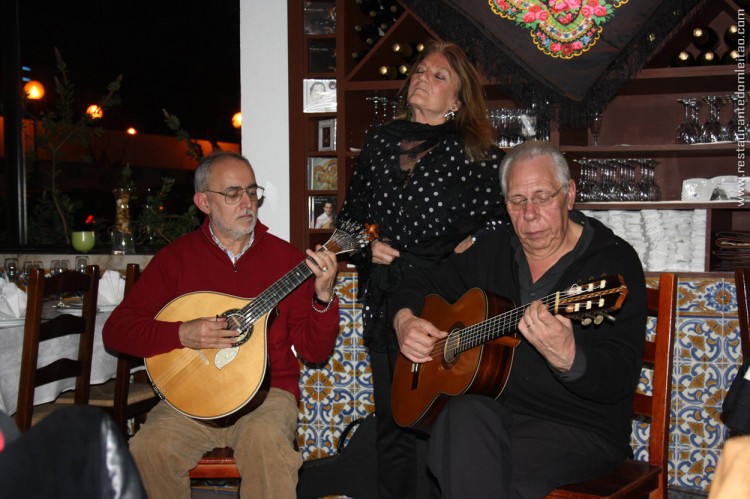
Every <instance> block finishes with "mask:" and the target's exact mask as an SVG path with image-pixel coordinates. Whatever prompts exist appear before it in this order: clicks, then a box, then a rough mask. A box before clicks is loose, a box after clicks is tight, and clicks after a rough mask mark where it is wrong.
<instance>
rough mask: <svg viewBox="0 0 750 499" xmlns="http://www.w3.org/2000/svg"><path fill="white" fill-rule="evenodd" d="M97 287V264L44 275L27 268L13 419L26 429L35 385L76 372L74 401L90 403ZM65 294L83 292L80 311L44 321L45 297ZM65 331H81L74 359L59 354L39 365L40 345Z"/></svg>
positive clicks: (41, 270)
mask: <svg viewBox="0 0 750 499" xmlns="http://www.w3.org/2000/svg"><path fill="white" fill-rule="evenodd" d="M98 292H99V267H98V266H97V265H89V266H88V267H86V273H85V274H83V273H81V272H78V271H73V270H68V271H65V272H62V273H61V274H58V275H54V276H52V277H48V278H46V277H44V270H43V269H33V270H32V271H31V275H30V276H29V282H28V288H27V304H26V322H25V326H24V338H23V353H22V354H21V376H20V380H19V386H18V407H17V412H16V424H17V425H18V428H19V429H20V430H21V431H26V430H27V429H28V428H29V427H30V426H31V419H32V412H33V409H34V391H35V389H36V387H38V386H42V385H45V384H47V383H50V382H53V381H57V380H62V379H67V378H73V377H75V378H76V386H75V403H76V404H86V403H88V400H89V390H90V384H91V360H92V355H93V350H94V331H95V325H96V300H97V295H98ZM68 293H77V294H81V295H82V296H83V302H82V310H81V315H80V316H74V315H70V314H61V315H58V316H57V317H55V318H53V319H51V320H48V321H44V320H43V319H42V309H43V305H44V301H45V300H46V299H49V298H54V297H57V296H61V295H64V294H68ZM68 335H78V336H79V340H78V353H77V356H76V358H59V359H57V360H55V361H53V362H52V363H50V364H48V365H46V366H44V367H37V360H38V356H39V344H40V343H42V342H44V341H48V340H51V339H54V338H59V337H62V336H68Z"/></svg>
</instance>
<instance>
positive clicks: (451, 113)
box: [444, 109, 456, 121]
mask: <svg viewBox="0 0 750 499" xmlns="http://www.w3.org/2000/svg"><path fill="white" fill-rule="evenodd" d="M444 117H445V121H453V119H454V118H455V117H456V112H455V111H454V110H453V109H451V110H450V111H448V112H447V113H445V115H444Z"/></svg>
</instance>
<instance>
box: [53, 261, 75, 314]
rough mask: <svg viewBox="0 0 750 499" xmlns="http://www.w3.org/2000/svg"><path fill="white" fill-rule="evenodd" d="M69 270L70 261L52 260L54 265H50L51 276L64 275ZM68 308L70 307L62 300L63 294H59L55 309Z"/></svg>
mask: <svg viewBox="0 0 750 499" xmlns="http://www.w3.org/2000/svg"><path fill="white" fill-rule="evenodd" d="M69 268H70V262H69V261H68V260H52V265H50V274H51V275H58V274H62V273H63V272H65V271H66V270H68V269H69ZM67 307H68V305H67V304H66V303H65V302H64V301H63V299H62V294H58V295H57V303H56V304H55V308H67Z"/></svg>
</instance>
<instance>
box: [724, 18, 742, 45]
mask: <svg viewBox="0 0 750 499" xmlns="http://www.w3.org/2000/svg"><path fill="white" fill-rule="evenodd" d="M739 39H740V33H739V31H738V28H737V25H736V24H730V25H729V26H728V27H727V29H726V31H724V43H726V44H727V47H729V48H730V49H733V48H734V49H736V48H737V45H738V41H739Z"/></svg>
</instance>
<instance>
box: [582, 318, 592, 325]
mask: <svg viewBox="0 0 750 499" xmlns="http://www.w3.org/2000/svg"><path fill="white" fill-rule="evenodd" d="M581 324H583V325H584V326H588V325H589V324H591V317H586V318H585V319H583V320H582V321H581Z"/></svg>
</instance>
